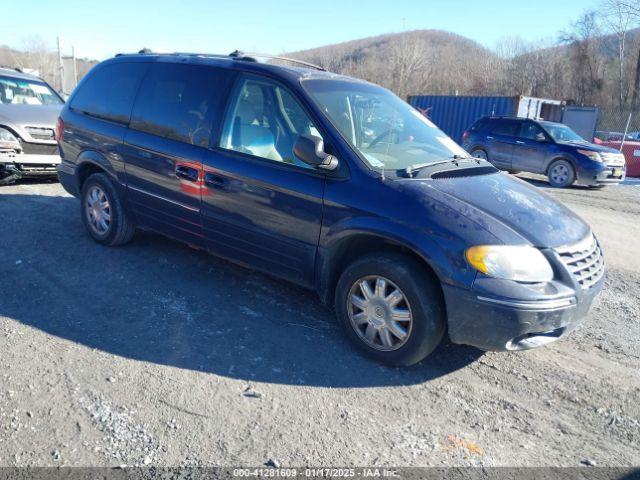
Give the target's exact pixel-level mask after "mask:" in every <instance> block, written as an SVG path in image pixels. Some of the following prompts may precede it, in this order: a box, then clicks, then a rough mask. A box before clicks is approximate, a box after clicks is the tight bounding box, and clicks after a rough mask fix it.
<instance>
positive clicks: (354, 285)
mask: <svg viewBox="0 0 640 480" xmlns="http://www.w3.org/2000/svg"><path fill="white" fill-rule="evenodd" d="M335 309H336V314H337V316H338V320H339V321H340V323H341V324H342V326H343V329H344V331H345V333H346V335H347V337H348V338H349V339H350V340H351V342H352V343H353V344H354V345H355V346H356V347H357V348H358V349H359V350H360V351H361V352H363V353H364V354H365V355H367V356H369V357H371V358H373V359H375V360H377V361H379V362H382V363H385V364H387V365H392V366H409V365H413V364H415V363H418V362H419V361H420V360H422V359H424V358H425V357H426V356H427V355H429V354H430V353H431V352H432V351H433V350H434V349H435V348H436V347H437V346H438V344H439V343H440V341H441V340H442V336H443V335H444V332H445V326H446V320H445V314H444V306H443V300H442V293H441V290H440V288H439V285H438V284H437V281H436V280H435V279H434V278H433V276H432V275H431V274H429V272H427V271H426V269H425V268H424V267H422V266H421V265H419V264H418V263H417V262H416V261H415V260H413V259H411V258H409V257H407V256H405V255H401V254H396V253H378V254H371V255H366V256H364V257H362V258H360V259H358V260H356V261H354V262H353V263H352V264H351V265H349V266H348V267H347V268H346V269H345V271H344V272H343V273H342V275H341V276H340V279H339V281H338V285H337V287H336V292H335Z"/></svg>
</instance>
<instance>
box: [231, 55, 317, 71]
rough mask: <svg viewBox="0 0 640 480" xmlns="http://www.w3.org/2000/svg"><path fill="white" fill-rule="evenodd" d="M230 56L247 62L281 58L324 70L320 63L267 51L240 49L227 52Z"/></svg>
mask: <svg viewBox="0 0 640 480" xmlns="http://www.w3.org/2000/svg"><path fill="white" fill-rule="evenodd" d="M229 56H230V57H231V58H235V59H237V60H244V61H249V62H257V61H258V58H268V59H270V60H283V61H285V62H291V63H297V64H299V65H304V66H305V67H310V68H315V69H316V70H321V71H325V70H326V69H325V68H324V67H321V66H320V65H316V64H315V63H311V62H305V61H304V60H298V59H297V58H291V57H281V56H279V55H269V54H268V53H251V52H242V51H240V50H235V51H234V52H231V53H230V54H229Z"/></svg>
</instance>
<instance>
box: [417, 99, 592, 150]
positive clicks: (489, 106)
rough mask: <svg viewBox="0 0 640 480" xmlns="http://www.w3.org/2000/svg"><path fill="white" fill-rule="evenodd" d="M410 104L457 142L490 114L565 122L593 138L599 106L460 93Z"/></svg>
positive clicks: (419, 100)
mask: <svg viewBox="0 0 640 480" xmlns="http://www.w3.org/2000/svg"><path fill="white" fill-rule="evenodd" d="M409 103H410V104H411V105H413V106H414V107H416V108H418V109H420V110H421V111H422V112H423V113H424V114H425V115H427V116H428V117H429V118H430V119H431V120H432V121H433V122H434V123H435V124H436V125H438V127H440V129H441V130H442V131H443V132H444V133H446V134H447V135H449V136H450V137H451V138H453V139H454V140H455V141H456V142H458V143H460V142H461V141H462V134H463V133H464V131H465V130H467V129H468V128H469V127H470V126H471V125H473V123H474V122H475V121H476V120H478V119H480V118H482V117H490V116H515V117H520V118H534V119H536V120H540V119H545V120H550V121H552V122H562V123H564V124H566V125H568V126H570V127H571V128H573V129H574V130H576V132H578V133H579V134H580V135H582V136H583V137H584V138H585V139H586V140H591V139H592V138H593V133H594V131H595V124H596V121H597V118H598V113H599V110H598V108H597V107H574V106H565V105H564V104H563V102H561V101H559V100H551V99H548V98H535V97H525V96H515V97H466V96H457V95H412V96H410V97H409Z"/></svg>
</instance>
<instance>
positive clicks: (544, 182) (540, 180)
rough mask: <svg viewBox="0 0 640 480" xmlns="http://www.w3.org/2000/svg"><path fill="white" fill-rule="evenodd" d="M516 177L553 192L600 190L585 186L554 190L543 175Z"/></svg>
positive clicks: (519, 175)
mask: <svg viewBox="0 0 640 480" xmlns="http://www.w3.org/2000/svg"><path fill="white" fill-rule="evenodd" d="M514 176H515V177H516V178H519V179H520V180H524V181H525V182H527V183H529V184H530V185H533V186H534V187H538V188H542V189H546V190H553V191H562V190H596V191H597V190H598V189H597V188H594V187H587V186H584V185H571V186H570V187H567V188H554V187H552V186H551V185H549V182H548V181H547V180H546V178H545V177H544V176H542V175H540V176H539V178H538V177H537V176H534V174H524V175H523V174H517V175H514Z"/></svg>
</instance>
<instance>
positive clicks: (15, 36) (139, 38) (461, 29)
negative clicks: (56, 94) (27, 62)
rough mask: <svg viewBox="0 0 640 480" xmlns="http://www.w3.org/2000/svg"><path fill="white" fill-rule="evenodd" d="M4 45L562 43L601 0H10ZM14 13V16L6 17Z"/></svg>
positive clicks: (111, 50) (190, 47)
mask: <svg viewBox="0 0 640 480" xmlns="http://www.w3.org/2000/svg"><path fill="white" fill-rule="evenodd" d="M2 3H3V4H4V7H3V8H2V11H3V12H4V14H3V19H4V21H3V22H2V28H0V44H4V45H9V46H13V47H21V46H23V45H24V42H25V40H26V39H27V38H29V37H33V36H39V37H40V38H42V39H43V40H44V41H45V42H47V44H49V45H50V46H51V47H53V46H55V38H56V36H58V35H59V36H61V37H62V40H63V46H66V47H69V46H70V45H74V46H75V48H76V54H77V55H78V56H88V57H92V58H97V59H103V58H106V57H109V56H112V55H113V54H115V53H117V52H132V51H137V50H139V49H140V48H142V47H149V48H151V49H153V50H157V51H190V52H215V53H227V52H230V51H232V50H235V49H236V48H239V49H241V50H245V51H260V52H268V53H282V52H285V51H294V50H301V49H305V48H312V47H318V46H322V45H327V44H331V43H338V42H343V41H347V40H353V39H357V38H362V37H368V36H373V35H378V34H382V33H390V32H399V31H402V30H403V29H406V30H413V29H423V28H434V29H441V30H447V31H450V32H455V33H458V34H461V35H464V36H466V37H469V38H471V39H473V40H476V41H478V42H480V43H481V44H483V45H485V46H488V47H493V46H494V45H495V43H496V41H497V40H498V39H499V38H501V37H505V36H513V35H520V36H522V37H523V38H525V39H529V40H536V39H538V38H541V37H542V38H544V37H546V38H555V36H556V34H557V32H558V31H559V30H561V29H563V28H566V26H567V25H568V24H569V23H570V22H572V21H574V20H575V19H576V18H577V17H578V16H579V14H580V13H581V12H582V11H584V9H586V8H588V7H594V6H596V5H597V0H484V1H477V0H476V1H473V0H470V1H455V0H423V1H418V0H359V1H358V0H356V1H353V0H314V1H309V0H272V1H269V0H263V1H258V0H245V1H242V0H236V1H229V0H209V1H207V0H182V1H175V0H174V1H170V2H169V1H162V0H155V1H154V0H126V1H124V0H103V1H98V2H95V1H92V0H57V1H56V0H30V1H28V2H25V1H24V0H3V2H2ZM7 12H11V14H9V15H7Z"/></svg>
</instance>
